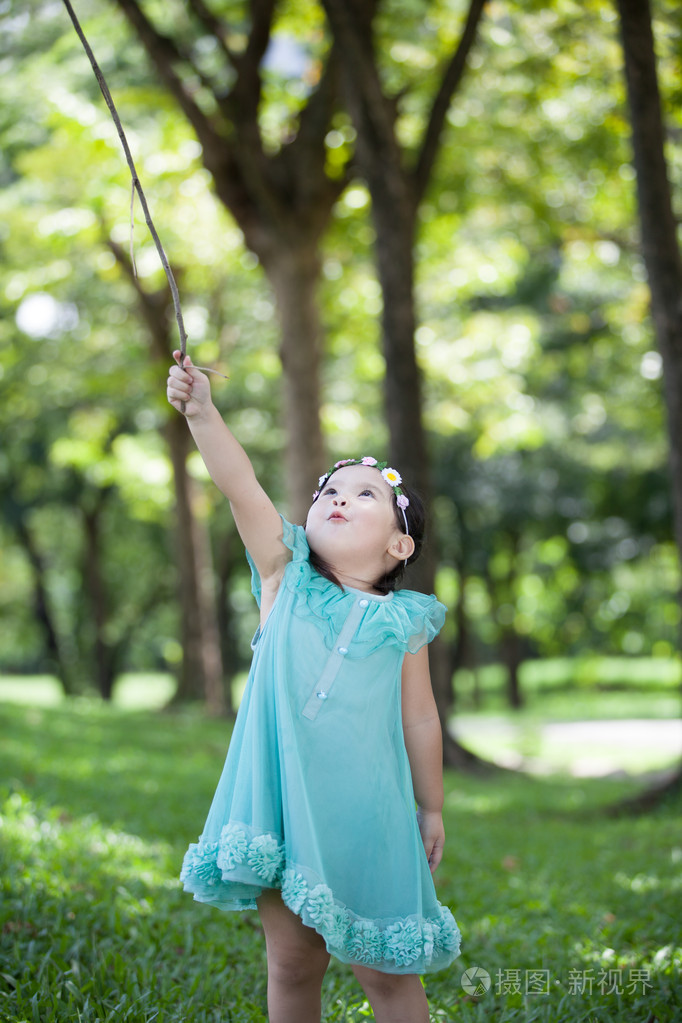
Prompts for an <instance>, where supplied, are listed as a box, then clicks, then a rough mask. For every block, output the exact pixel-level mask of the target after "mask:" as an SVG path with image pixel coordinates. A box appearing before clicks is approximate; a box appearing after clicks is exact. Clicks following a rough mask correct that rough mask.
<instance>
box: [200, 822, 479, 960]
mask: <svg viewBox="0 0 682 1023" xmlns="http://www.w3.org/2000/svg"><path fill="white" fill-rule="evenodd" d="M306 874H307V875H308V877H306V876H305V875H306ZM180 880H181V881H182V883H183V885H184V889H185V891H187V892H191V893H192V894H193V895H194V898H195V899H196V900H197V901H198V902H205V903H209V904H211V905H214V906H217V907H218V908H219V909H224V910H246V909H255V908H256V899H257V898H258V896H259V895H260V894H261V893H262V891H263V889H264V888H274V889H280V890H281V893H282V899H283V901H284V903H285V905H286V906H288V908H289V909H290V910H291V911H292V912H293V913H296V914H297V915H298V916H299V917H300V918H301V920H302V921H303V923H304V924H306V926H308V927H312V928H313V929H314V930H316V931H317V932H318V934H320V935H321V936H322V937H323V938H324V941H325V944H326V946H327V950H328V951H329V952H330V953H331V954H332V955H334V956H335V957H336V958H337V959H340V960H341V961H342V962H345V963H350V964H354V963H355V964H360V965H363V966H369V967H371V968H372V969H376V970H379V971H381V972H384V973H430V972H434V971H437V970H442V969H445V968H446V967H447V966H449V965H450V963H451V962H452V961H453V960H454V959H455V958H456V957H457V956H458V955H459V948H460V933H459V929H458V927H457V924H456V923H455V920H454V917H453V916H452V913H451V912H450V910H449V909H448V908H447V907H446V906H442V905H441V904H440V903H437V905H438V916H436V917H428V918H426V917H422V916H419V915H414V914H413V915H411V916H407V917H402V918H391V919H382V920H376V919H369V918H367V917H360V916H358V915H357V914H355V913H353V912H352V911H351V910H349V909H348V908H347V907H346V906H345V905H344V904H343V903H341V902H339V901H338V900H337V899H336V898H335V897H334V893H333V892H332V890H331V889H330V888H329V887H328V886H327V885H326V884H324V883H323V882H322V881H315V879H313V880H311V876H310V871H308V870H307V869H306V868H304V867H301V866H299V865H297V864H295V863H293V862H291V861H289V860H288V859H287V855H286V849H285V844H284V843H283V842H282V841H281V840H280V838H279V837H278V836H276V835H274V834H272V833H269V832H265V833H262V832H256V831H255V830H254V829H253V828H249V827H248V826H247V825H243V826H242V825H239V824H235V823H234V822H233V823H230V824H227V825H225V826H224V827H223V829H222V831H221V833H220V836H219V839H218V841H206V840H205V839H204V838H200V839H199V841H198V843H196V844H192V845H190V847H189V849H188V850H187V853H186V854H185V858H184V861H183V866H182V872H181V874H180Z"/></svg>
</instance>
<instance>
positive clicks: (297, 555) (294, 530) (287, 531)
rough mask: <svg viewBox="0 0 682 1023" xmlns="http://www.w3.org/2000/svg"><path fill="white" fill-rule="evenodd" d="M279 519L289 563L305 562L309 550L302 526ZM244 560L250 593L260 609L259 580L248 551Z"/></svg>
mask: <svg viewBox="0 0 682 1023" xmlns="http://www.w3.org/2000/svg"><path fill="white" fill-rule="evenodd" d="M280 519H281V520H282V543H283V544H284V546H285V547H288V549H289V550H290V551H291V562H290V563H291V564H297V563H298V564H300V562H302V561H307V560H308V558H309V556H310V548H309V547H308V541H307V539H306V535H305V529H304V528H303V526H294V525H292V523H291V522H287V520H286V519H285V518H284V516H283V515H280ZM246 560H247V561H248V563H249V567H250V569H251V592H252V593H253V595H254V597H255V598H256V603H257V604H258V606H259V607H260V599H261V579H260V575H259V574H258V569H257V568H256V566H255V564H254V561H253V558H252V557H251V555H250V554H249V552H248V551H247V552H246Z"/></svg>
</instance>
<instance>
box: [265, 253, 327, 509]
mask: <svg viewBox="0 0 682 1023" xmlns="http://www.w3.org/2000/svg"><path fill="white" fill-rule="evenodd" d="M264 269H265V272H266V274H267V275H268V279H269V280H270V283H271V285H272V290H273V293H274V296H275V302H276V308H277V314H278V317H279V323H280V328H281V343H280V357H281V360H282V367H283V370H284V376H283V384H284V430H285V434H286V436H287V439H288V443H287V445H286V452H285V461H284V467H285V484H286V493H287V495H288V509H287V512H288V515H289V518H290V519H291V520H292V521H293V522H296V523H300V524H301V525H303V524H304V523H305V519H306V513H307V511H308V508H309V507H310V502H311V499H312V493H313V490H314V489H315V484H316V483H317V479H318V477H319V475H320V473H321V472H324V470H325V469H326V467H327V463H326V459H325V453H324V446H323V443H322V432H321V429H320V418H319V407H320V335H321V328H320V318H319V312H318V306H317V298H316V291H317V285H318V281H319V275H320V261H319V256H318V253H317V247H316V246H313V245H310V246H301V247H299V248H291V247H278V249H277V250H276V251H275V252H272V253H271V254H270V256H269V259H268V262H267V263H266V264H265V265H264Z"/></svg>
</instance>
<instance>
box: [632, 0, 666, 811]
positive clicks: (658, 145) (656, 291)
mask: <svg viewBox="0 0 682 1023" xmlns="http://www.w3.org/2000/svg"><path fill="white" fill-rule="evenodd" d="M616 4H617V7H618V11H619V14H620V29H621V37H622V44H623V55H624V60H625V81H626V85H627V93H628V101H629V105H630V121H631V127H632V147H633V154H634V166H635V172H636V175H637V198H638V203H639V218H640V227H641V240H642V256H643V259H644V264H645V266H646V271H647V276H648V280H649V288H650V289H651V310H652V314H653V321H654V327H655V330H656V337H657V340H658V345H659V348H660V351H661V357H662V359H663V389H664V394H665V403H666V409H667V417H668V434H669V439H670V469H671V477H672V489H673V507H674V520H675V538H676V541H677V547H678V551H679V552H680V555H681V557H682V257H681V255H680V248H679V244H678V241H677V225H676V222H675V216H674V213H673V205H672V195H671V189H670V181H669V176H668V170H667V166H666V160H665V129H664V125H663V115H662V112H661V99H660V94H659V88H658V77H657V71H656V53H655V47H654V37H653V30H652V26H651V11H650V7H649V3H648V0H616ZM681 600H682V594H681ZM681 790H682V768H681V769H680V771H679V772H678V774H677V775H676V777H675V779H673V781H672V782H670V783H668V784H667V785H666V786H665V787H664V788H663V789H662V790H661V792H660V793H659V795H660V797H661V798H662V797H663V795H668V794H670V792H671V791H677V792H680V791H681ZM651 803H652V800H649V801H647V800H644V801H643V803H642V804H641V805H642V807H646V808H648V807H649V806H650V805H651Z"/></svg>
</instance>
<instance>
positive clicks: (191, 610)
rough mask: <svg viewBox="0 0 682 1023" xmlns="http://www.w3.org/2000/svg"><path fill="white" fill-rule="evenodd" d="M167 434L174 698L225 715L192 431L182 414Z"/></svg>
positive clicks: (211, 572) (221, 673)
mask: <svg viewBox="0 0 682 1023" xmlns="http://www.w3.org/2000/svg"><path fill="white" fill-rule="evenodd" d="M165 435H166V440H167V442H168V449H169V452H170V457H171V462H172V464H173V484H174V489H175V502H176V524H177V526H176V528H177V540H176V544H177V554H178V568H179V575H178V590H179V593H178V598H179V602H180V637H181V645H182V651H183V657H182V666H181V669H180V677H179V680H178V689H177V692H176V695H175V700H176V701H182V700H202V699H203V700H205V702H206V707H207V710H208V711H209V713H211V714H216V715H218V714H224V713H225V710H226V707H225V694H224V690H223V670H222V659H221V655H220V640H219V636H218V628H217V615H216V606H215V587H214V582H213V571H212V564H211V553H210V544H209V540H208V526H207V524H206V522H205V521H204V520H202V519H200V518H199V516H198V514H197V511H196V498H195V494H194V489H195V485H194V481H193V480H192V478H191V476H190V475H189V473H188V472H187V464H186V463H187V455H188V453H189V450H190V435H189V432H188V430H187V424H186V423H185V421H184V419H182V418H181V417H180V416H174V417H173V418H171V419H170V420H169V421H168V424H167V426H166V429H165Z"/></svg>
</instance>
